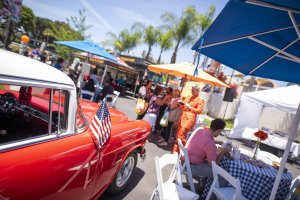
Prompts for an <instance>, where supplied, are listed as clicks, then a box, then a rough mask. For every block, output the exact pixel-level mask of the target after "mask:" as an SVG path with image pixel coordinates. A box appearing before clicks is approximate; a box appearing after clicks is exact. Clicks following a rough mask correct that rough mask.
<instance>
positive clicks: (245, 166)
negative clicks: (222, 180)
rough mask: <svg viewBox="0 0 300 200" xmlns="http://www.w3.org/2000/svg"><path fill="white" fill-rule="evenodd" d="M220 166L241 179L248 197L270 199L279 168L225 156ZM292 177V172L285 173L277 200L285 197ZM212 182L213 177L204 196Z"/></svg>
mask: <svg viewBox="0 0 300 200" xmlns="http://www.w3.org/2000/svg"><path fill="white" fill-rule="evenodd" d="M220 166H221V167H222V168H223V169H225V170H226V171H227V172H229V174H231V175H232V176H233V177H234V178H237V179H239V180H240V181H241V187H242V194H243V196H245V197H246V198H247V199H255V200H257V199H259V200H264V199H269V197H270V195H271V191H272V188H273V184H274V182H275V179H276V174H277V170H275V169H274V168H273V167H271V166H270V167H264V168H261V167H258V166H255V165H253V164H250V163H247V162H245V161H243V160H230V159H228V158H227V157H225V156H224V157H223V158H222V160H221V163H220ZM292 178H293V176H292V174H291V173H289V172H288V173H283V175H282V178H281V181H280V184H279V187H278V191H277V193H276V200H281V199H285V197H286V195H287V193H288V192H289V189H290V185H291V182H292ZM211 184H212V179H208V180H207V184H206V186H205V189H204V192H203V197H204V198H205V197H206V195H207V193H208V191H209V189H210V186H211Z"/></svg>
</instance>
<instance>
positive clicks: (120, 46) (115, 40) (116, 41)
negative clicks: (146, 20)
mask: <svg viewBox="0 0 300 200" xmlns="http://www.w3.org/2000/svg"><path fill="white" fill-rule="evenodd" d="M107 35H109V36H110V38H111V39H110V40H107V41H104V42H103V43H102V44H104V45H106V44H109V45H111V46H112V47H113V48H114V51H116V52H118V53H123V52H127V53H128V54H129V52H130V51H131V50H132V49H134V48H135V47H136V46H137V45H138V44H139V43H140V42H141V38H142V29H141V25H140V24H139V23H135V24H133V25H132V26H131V29H130V30H128V29H124V30H122V31H121V32H120V33H119V34H118V35H117V34H115V33H113V32H108V33H107Z"/></svg>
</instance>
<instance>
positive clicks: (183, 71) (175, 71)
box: [148, 63, 229, 87]
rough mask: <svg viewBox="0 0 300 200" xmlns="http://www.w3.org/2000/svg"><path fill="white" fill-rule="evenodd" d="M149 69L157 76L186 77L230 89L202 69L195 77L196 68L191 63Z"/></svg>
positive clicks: (156, 66)
mask: <svg viewBox="0 0 300 200" xmlns="http://www.w3.org/2000/svg"><path fill="white" fill-rule="evenodd" d="M148 69H149V70H150V71H152V72H154V73H157V74H161V73H164V74H169V75H173V76H180V77H184V78H186V79H187V80H192V81H197V82H203V83H207V84H211V85H215V86H221V87H229V86H228V85H227V84H226V83H223V82H222V81H220V80H218V79H216V78H215V77H213V76H211V75H209V74H208V73H206V72H204V71H203V70H201V69H198V75H197V76H193V74H194V70H195V66H194V65H193V64H191V63H180V64H163V65H148Z"/></svg>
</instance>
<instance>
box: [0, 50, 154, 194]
mask: <svg viewBox="0 0 300 200" xmlns="http://www.w3.org/2000/svg"><path fill="white" fill-rule="evenodd" d="M0 58H1V62H0V199H1V200H4V199H5V200H6V199H7V200H8V199H9V200H14V199H26V200H27V199H28V200H34V199H44V200H46V199H47V200H48V199H49V200H50V199H51V200H52V199H57V200H62V199H72V200H75V199H78V200H84V199H97V198H98V197H99V196H101V194H103V192H104V191H109V192H111V193H117V192H120V191H121V190H123V189H124V188H125V187H126V185H128V184H129V182H130V179H131V177H132V175H133V173H134V171H135V168H136V163H137V159H138V154H139V155H140V156H141V157H144V156H145V150H144V145H145V142H146V139H147V137H148V135H149V134H150V130H151V129H150V125H149V124H148V123H147V122H145V121H130V120H128V118H127V116H126V115H124V114H123V113H121V112H120V111H118V110H115V109H110V110H109V112H110V116H111V123H112V131H111V136H110V138H109V139H108V141H107V142H106V143H105V144H104V145H103V146H102V147H101V148H100V149H99V150H98V149H97V148H96V147H95V144H94V142H93V140H92V136H91V134H92V133H91V132H92V131H91V129H90V127H89V124H90V122H91V120H92V119H93V117H94V115H95V113H96V111H97V109H98V107H99V105H98V104H96V103H92V102H89V101H85V100H78V98H77V93H76V87H75V86H74V84H73V82H72V80H71V79H70V78H69V77H68V76H67V75H65V74H64V73H62V72H61V71H59V70H57V69H55V68H53V67H51V66H48V65H46V64H43V63H41V62H39V61H35V60H32V59H30V58H26V57H23V56H20V55H17V54H15V53H11V52H7V51H4V50H0Z"/></svg>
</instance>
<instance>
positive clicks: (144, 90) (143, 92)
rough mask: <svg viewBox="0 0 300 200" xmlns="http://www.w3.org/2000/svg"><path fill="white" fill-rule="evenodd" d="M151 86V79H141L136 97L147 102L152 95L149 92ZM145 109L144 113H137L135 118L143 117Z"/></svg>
mask: <svg viewBox="0 0 300 200" xmlns="http://www.w3.org/2000/svg"><path fill="white" fill-rule="evenodd" d="M151 87H152V81H151V80H144V81H143V86H142V87H141V88H140V89H139V93H138V98H139V99H144V100H145V102H147V103H149V102H150V100H151V97H152V92H151ZM146 112H147V110H146V111H145V113H144V114H142V115H138V116H137V118H136V119H137V120H141V119H143V118H144V116H145V114H146Z"/></svg>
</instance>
